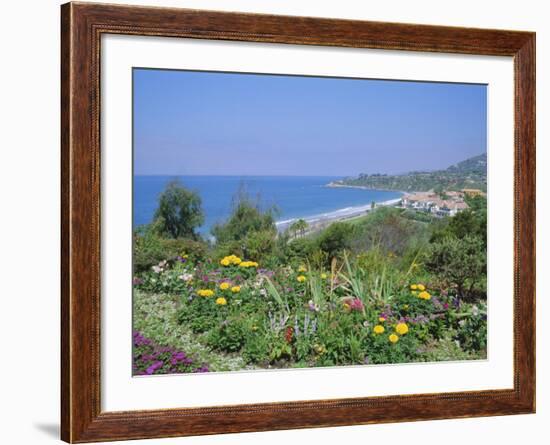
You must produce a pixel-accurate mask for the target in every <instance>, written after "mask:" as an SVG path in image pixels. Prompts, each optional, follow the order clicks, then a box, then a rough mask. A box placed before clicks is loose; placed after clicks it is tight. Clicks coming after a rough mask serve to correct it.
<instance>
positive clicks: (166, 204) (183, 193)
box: [154, 180, 204, 239]
mask: <svg viewBox="0 0 550 445" xmlns="http://www.w3.org/2000/svg"><path fill="white" fill-rule="evenodd" d="M154 220H155V226H156V227H157V228H158V230H159V232H160V234H161V235H162V236H165V237H170V238H192V239H196V238H197V234H196V233H195V229H196V228H197V227H199V226H200V225H201V224H202V223H203V222H204V216H203V213H202V209H201V198H200V196H199V195H198V194H197V193H196V192H193V191H190V190H187V189H186V188H185V187H183V185H182V184H181V183H180V182H179V180H174V181H171V182H169V183H168V184H167V185H166V188H165V189H164V191H163V192H162V193H161V194H160V196H159V200H158V208H157V210H156V211H155V216H154Z"/></svg>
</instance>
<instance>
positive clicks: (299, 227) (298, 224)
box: [288, 219, 309, 238]
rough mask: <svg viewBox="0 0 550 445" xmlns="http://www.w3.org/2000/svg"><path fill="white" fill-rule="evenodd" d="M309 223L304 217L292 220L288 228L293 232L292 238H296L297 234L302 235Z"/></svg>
mask: <svg viewBox="0 0 550 445" xmlns="http://www.w3.org/2000/svg"><path fill="white" fill-rule="evenodd" d="M308 227H309V225H308V223H307V222H306V221H305V220H304V219H297V220H296V221H294V222H293V223H292V224H291V225H290V227H289V228H288V230H289V231H290V232H291V233H293V234H294V238H296V237H297V236H298V235H300V236H304V235H305V233H306V231H307V229H308Z"/></svg>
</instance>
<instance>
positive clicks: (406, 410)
mask: <svg viewBox="0 0 550 445" xmlns="http://www.w3.org/2000/svg"><path fill="white" fill-rule="evenodd" d="M105 33H109V34H132V35H148V36H169V37H179V38H195V39H221V40H240V41H252V42H276V43H287V44H301V45H325V46H342V47H355V48H382V49H392V50H412V51H432V52H448V53H463V54H481V55H498V56H512V57H513V58H514V67H515V221H514V230H515V236H514V250H515V252H514V283H515V284H514V388H513V389H509V390H488V391H476V392H458V393H437V394H419V395H411V396H409V395H407V396H389V397H369V398H351V399H333V400H313V401H300V402H288V403H265V404H253V405H236V406H231V407H227V406H226V407H216V406H214V407H209V408H187V409H185V408H182V409H170V410H154V411H130V412H102V411H101V405H100V335H101V333H100V318H99V314H100V180H101V178H100V144H99V131H100V128H99V126H100V124H99V114H100V83H99V68H100V51H101V46H100V37H101V35H102V34H105ZM61 36H62V43H61V110H62V111H61V149H62V156H61V171H62V177H61V202H62V209H61V221H62V224H61V234H62V243H61V269H62V273H61V290H62V291H61V314H62V315H61V333H62V340H61V370H62V371H61V438H62V439H63V440H65V441H67V442H71V443H72V442H93V441H105V440H120V439H139V438H152V437H174V436H185V435H199V434H215V433H229V432H243V431H264V430H279V429H289V428H307V427H322V426H338V425H353V424H367V423H378V422H402V421H412V420H427V419H442V418H456V417H473V416H492V415H506V414H519V413H533V412H534V411H535V34H534V33H530V32H518V31H502V30H487V29H467V28H454V27H440V26H425V25H409V24H395V23H393V24H390V23H380V22H363V21H351V20H334V19H324V18H305V17H289V16H272V15H256V14H242V13H222V12H213V11H197V10H186V9H172V8H149V7H134V6H117V5H106V4H92V3H67V4H65V5H63V6H62V7H61ZM510 254H512V252H510Z"/></svg>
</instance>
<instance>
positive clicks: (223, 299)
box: [216, 297, 227, 306]
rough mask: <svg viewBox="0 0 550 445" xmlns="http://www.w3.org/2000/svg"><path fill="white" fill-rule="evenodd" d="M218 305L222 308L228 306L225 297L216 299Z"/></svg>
mask: <svg viewBox="0 0 550 445" xmlns="http://www.w3.org/2000/svg"><path fill="white" fill-rule="evenodd" d="M216 304H219V305H220V306H224V305H226V304H227V300H226V299H225V298H223V297H219V298H216Z"/></svg>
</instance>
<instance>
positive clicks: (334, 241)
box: [317, 222, 354, 259]
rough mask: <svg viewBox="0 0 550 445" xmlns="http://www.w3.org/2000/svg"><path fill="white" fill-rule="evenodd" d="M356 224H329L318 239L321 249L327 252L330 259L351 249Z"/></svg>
mask: <svg viewBox="0 0 550 445" xmlns="http://www.w3.org/2000/svg"><path fill="white" fill-rule="evenodd" d="M353 233H354V226H352V225H350V224H346V223H342V222H336V223H333V224H331V225H330V226H328V227H327V228H326V229H325V230H324V231H323V232H322V233H321V234H320V235H319V238H318V240H317V243H318V246H319V249H320V250H322V251H323V252H326V254H327V255H328V258H329V259H332V258H334V257H336V256H338V255H339V254H341V253H343V252H344V250H346V249H348V250H349V249H350V248H351V246H352V243H351V242H352V239H353Z"/></svg>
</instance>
